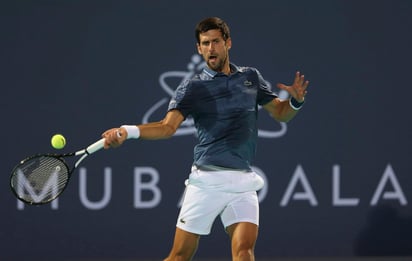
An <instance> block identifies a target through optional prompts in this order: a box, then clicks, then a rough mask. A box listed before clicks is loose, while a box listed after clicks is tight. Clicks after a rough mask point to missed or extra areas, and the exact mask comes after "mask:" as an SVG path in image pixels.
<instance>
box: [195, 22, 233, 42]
mask: <svg viewBox="0 0 412 261" xmlns="http://www.w3.org/2000/svg"><path fill="white" fill-rule="evenodd" d="M213 29H218V30H219V31H220V32H221V33H222V37H223V40H225V41H226V40H227V39H228V38H230V30H229V26H228V25H227V24H226V22H225V21H223V20H222V19H220V18H219V17H209V18H206V19H204V20H202V21H200V22H199V23H198V24H197V25H196V30H195V35H196V41H197V43H200V34H201V33H205V32H207V31H209V30H213Z"/></svg>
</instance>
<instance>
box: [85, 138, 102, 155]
mask: <svg viewBox="0 0 412 261" xmlns="http://www.w3.org/2000/svg"><path fill="white" fill-rule="evenodd" d="M104 141H105V138H102V139H100V140H98V141H96V142H95V143H93V144H91V145H90V146H89V147H87V148H86V152H87V153H88V154H92V153H95V152H96V151H98V150H100V149H103V147H104Z"/></svg>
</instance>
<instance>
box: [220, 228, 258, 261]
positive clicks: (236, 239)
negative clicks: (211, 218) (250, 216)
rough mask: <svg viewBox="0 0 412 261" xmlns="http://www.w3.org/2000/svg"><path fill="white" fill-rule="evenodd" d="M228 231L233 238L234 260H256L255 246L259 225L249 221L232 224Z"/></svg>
mask: <svg viewBox="0 0 412 261" xmlns="http://www.w3.org/2000/svg"><path fill="white" fill-rule="evenodd" d="M227 232H228V234H229V237H230V239H231V245H232V260H233V261H254V260H255V254H254V248H255V243H256V240H257V236H258V226H257V225H255V224H253V223H249V222H240V223H236V224H233V225H230V226H229V227H228V228H227Z"/></svg>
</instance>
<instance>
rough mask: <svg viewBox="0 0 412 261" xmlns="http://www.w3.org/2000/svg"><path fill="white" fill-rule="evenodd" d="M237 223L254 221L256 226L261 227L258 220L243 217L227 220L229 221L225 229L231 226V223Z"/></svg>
mask: <svg viewBox="0 0 412 261" xmlns="http://www.w3.org/2000/svg"><path fill="white" fill-rule="evenodd" d="M236 223H252V224H255V225H256V226H258V227H259V222H257V221H256V220H254V219H248V218H242V219H234V220H232V221H230V222H227V223H226V224H225V225H224V227H225V230H226V229H227V228H228V227H229V226H231V225H233V224H236Z"/></svg>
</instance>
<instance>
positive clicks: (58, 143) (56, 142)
mask: <svg viewBox="0 0 412 261" xmlns="http://www.w3.org/2000/svg"><path fill="white" fill-rule="evenodd" d="M51 145H52V146H53V148H55V149H63V148H64V146H66V138H65V137H64V136H63V135H61V134H55V135H53V137H52V138H51Z"/></svg>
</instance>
